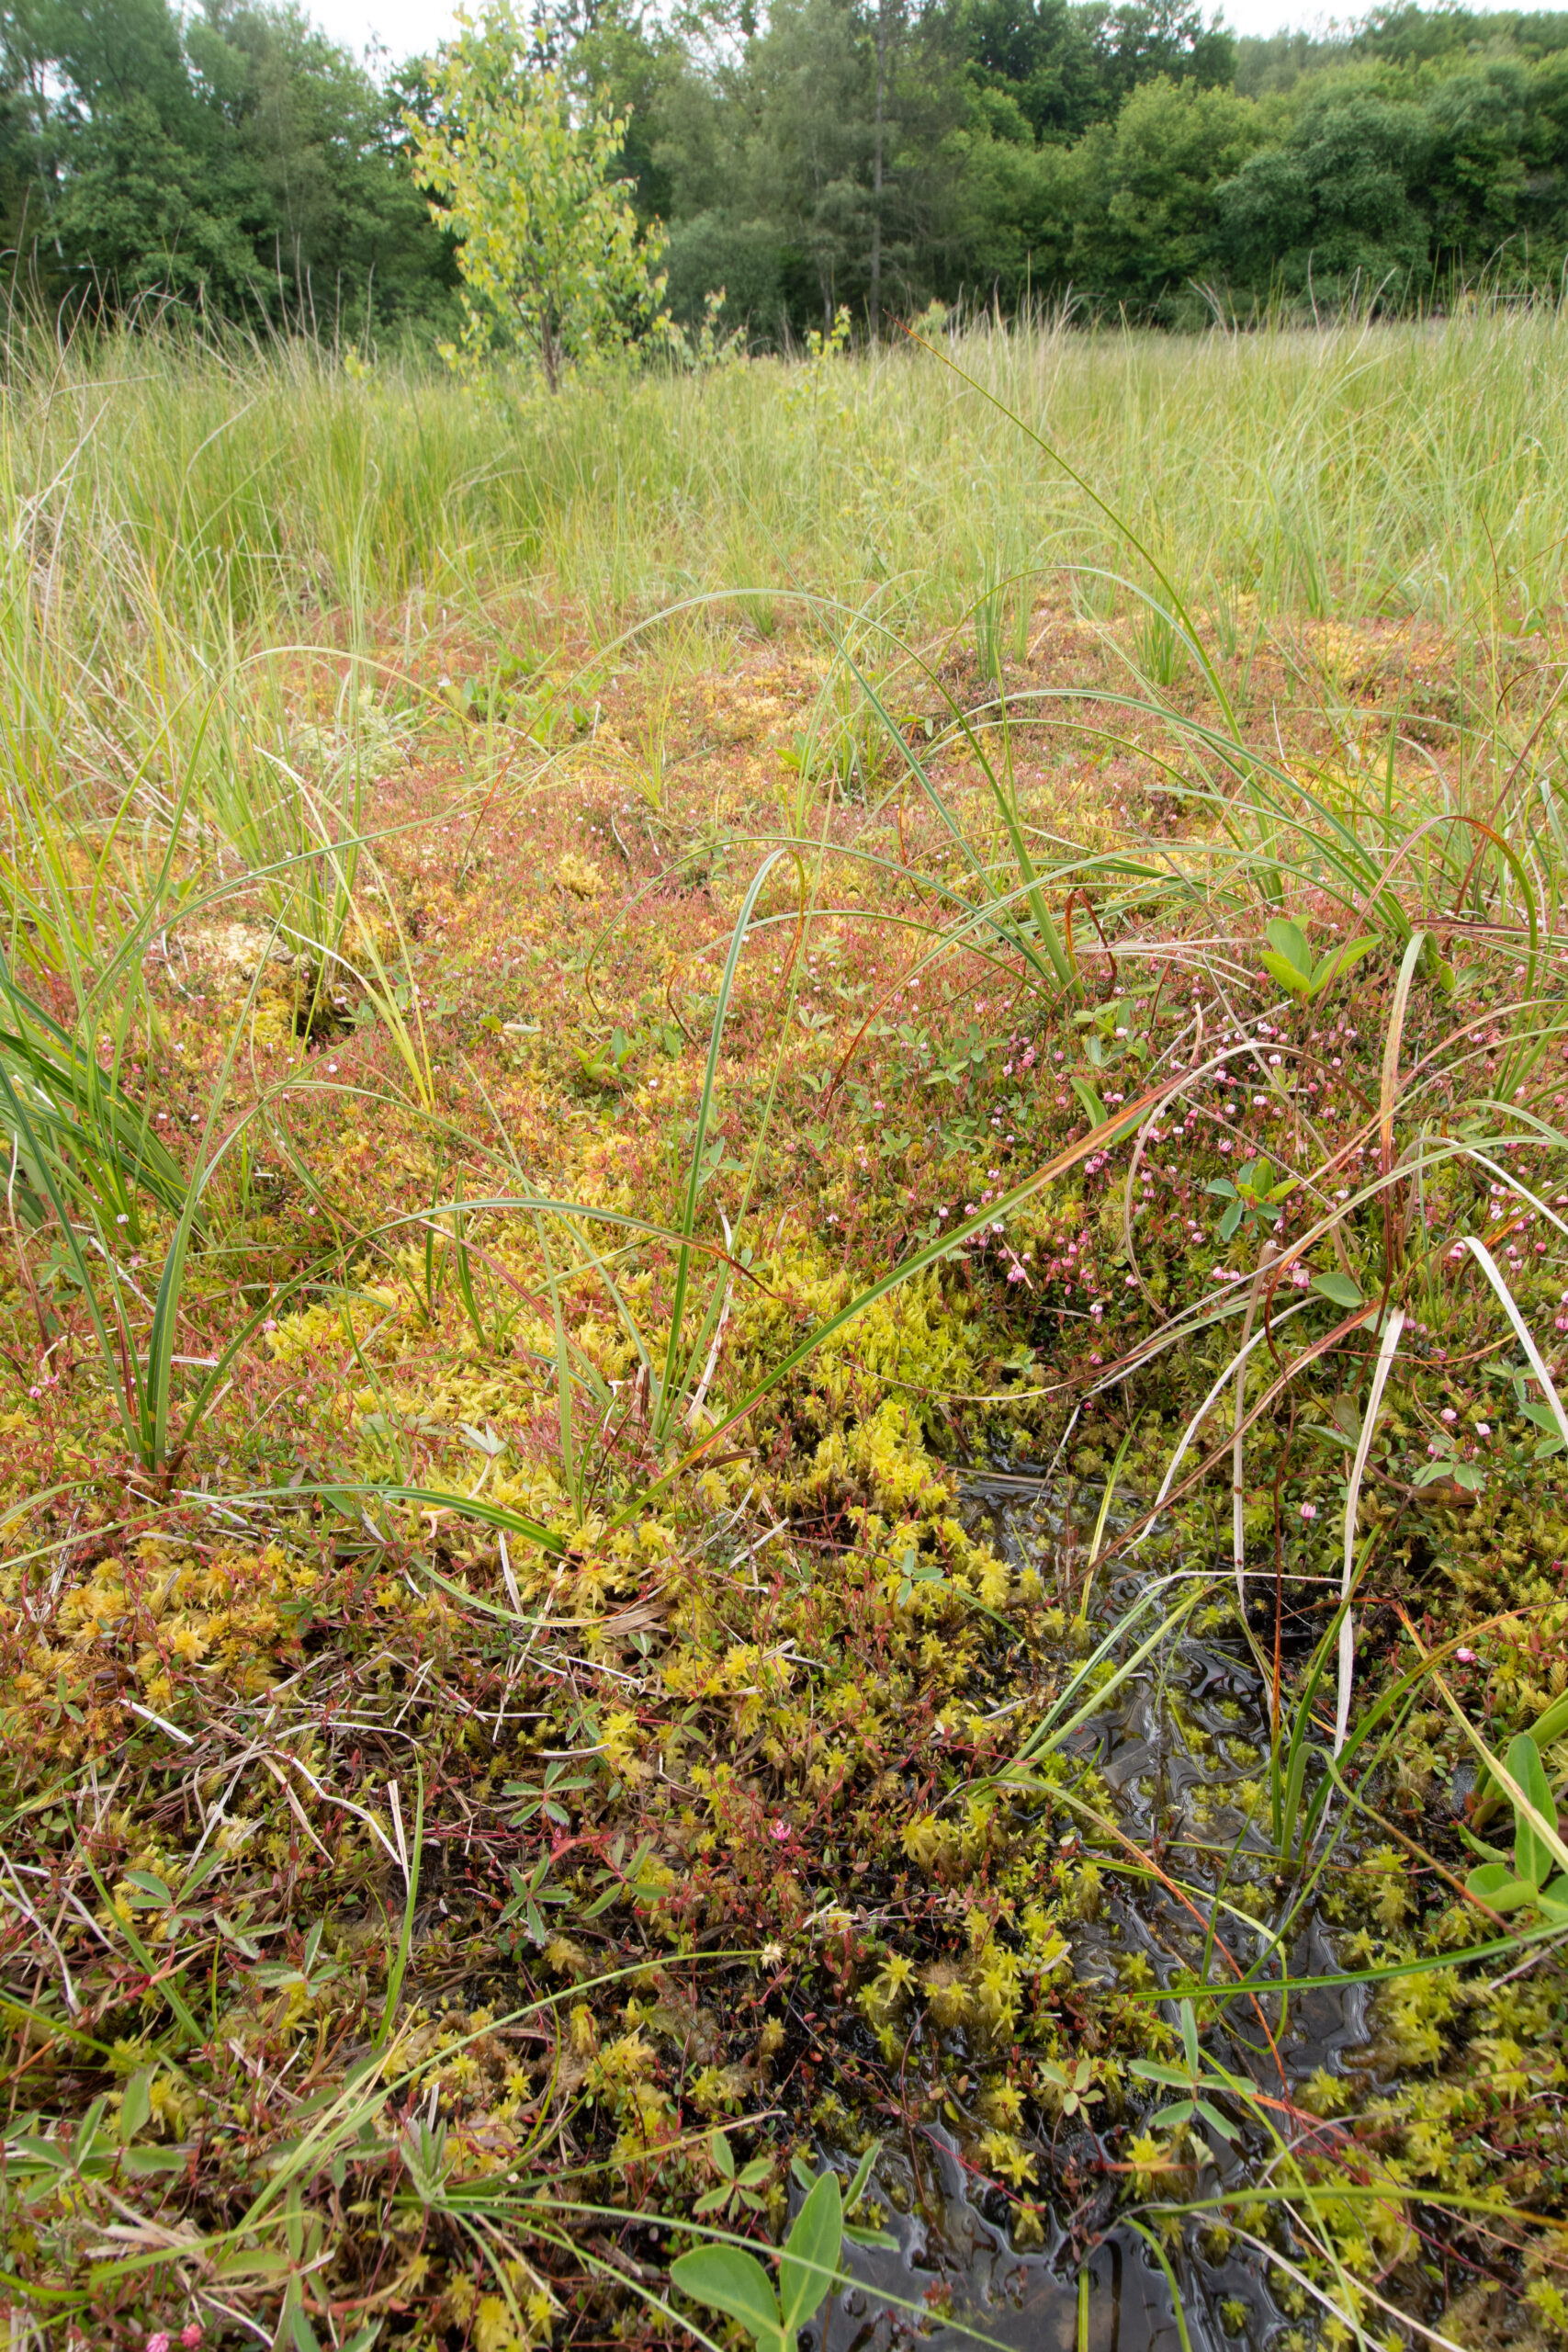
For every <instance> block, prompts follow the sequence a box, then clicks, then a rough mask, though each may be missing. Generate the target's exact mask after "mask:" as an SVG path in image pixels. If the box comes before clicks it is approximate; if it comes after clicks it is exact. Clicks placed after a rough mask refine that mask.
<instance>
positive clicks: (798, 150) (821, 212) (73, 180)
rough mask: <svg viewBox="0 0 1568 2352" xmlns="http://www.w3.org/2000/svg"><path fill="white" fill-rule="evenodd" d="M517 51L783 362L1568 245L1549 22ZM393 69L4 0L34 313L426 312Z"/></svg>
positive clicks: (367, 321) (1567, 95)
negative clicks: (588, 126)
mask: <svg viewBox="0 0 1568 2352" xmlns="http://www.w3.org/2000/svg"><path fill="white" fill-rule="evenodd" d="M536 34H537V39H538V42H539V49H540V54H541V57H542V58H544V59H547V61H548V62H550V63H551V64H552V65H553V66H555V67H556V68H557V69H558V71H559V72H560V73H561V74H563V75H564V76H566V78H567V79H568V81H569V82H570V84H571V85H573V86H575V87H576V88H578V89H579V90H580V92H581V94H582V96H583V97H584V99H585V100H586V99H587V98H588V97H589V96H592V97H594V98H595V99H596V100H598V101H599V102H600V103H602V104H604V103H607V104H608V105H609V106H610V107H613V109H614V111H615V113H616V114H617V115H621V114H627V113H628V110H629V120H628V127H627V130H626V138H625V143H624V148H623V151H622V153H621V154H620V155H619V157H618V158H617V159H616V161H615V164H613V165H612V170H613V171H614V172H615V174H616V175H619V176H622V177H624V178H626V179H627V180H628V181H629V182H630V183H631V187H632V193H633V197H634V201H635V206H636V209H637V214H638V217H639V218H640V219H641V220H643V221H645V222H651V221H652V220H655V219H658V220H660V221H661V222H662V223H663V224H664V227H665V231H666V233H667V236H668V247H667V251H666V254H665V256H664V266H666V267H667V269H668V272H669V298H670V302H671V308H672V310H673V311H674V312H675V315H676V316H677V318H680V319H682V320H688V321H690V320H695V319H697V318H700V317H701V315H702V313H703V309H704V301H705V296H706V295H707V294H708V292H709V291H710V289H713V288H719V287H723V288H725V290H726V304H725V313H724V315H725V319H726V321H727V322H729V323H732V324H734V325H737V326H744V327H745V328H746V329H747V331H748V332H749V334H750V336H751V339H752V340H753V342H754V343H756V344H759V345H769V344H776V343H777V342H779V341H780V340H781V339H783V338H784V337H786V336H787V335H790V334H796V335H797V334H800V333H801V332H802V331H804V330H806V329H807V328H809V327H811V326H813V325H821V324H823V323H824V322H830V321H831V320H832V318H833V316H834V314H835V312H836V311H837V310H838V308H839V306H840V304H846V305H848V306H849V309H850V311H851V312H852V316H853V317H854V318H855V320H856V321H857V322H858V323H859V324H860V325H861V326H862V327H863V328H869V329H871V330H872V331H875V329H876V328H877V326H878V325H879V323H880V322H881V321H882V320H883V318H884V317H885V316H886V314H888V313H890V312H893V311H897V312H898V313H899V314H902V315H908V314H909V313H911V312H912V311H921V310H923V309H924V308H925V307H926V306H927V305H928V304H929V303H931V301H933V300H939V301H942V302H947V303H951V302H954V301H960V300H969V301H977V302H989V301H992V300H996V301H999V302H1000V303H1001V304H1002V306H1003V307H1004V308H1009V309H1010V308H1013V307H1015V306H1016V305H1018V304H1019V303H1020V302H1021V301H1023V300H1028V299H1031V298H1040V299H1044V300H1053V299H1056V298H1059V297H1061V296H1063V295H1064V294H1066V292H1068V291H1069V289H1070V291H1071V292H1072V293H1073V294H1074V295H1075V296H1076V297H1077V299H1078V300H1080V301H1081V302H1082V303H1084V304H1085V305H1086V306H1088V307H1089V308H1092V309H1094V310H1099V311H1123V312H1125V313H1126V314H1127V315H1129V316H1132V317H1135V318H1139V319H1148V320H1154V321H1158V322H1167V323H1171V324H1179V323H1184V322H1195V321H1197V320H1198V319H1200V318H1201V317H1203V316H1204V315H1206V314H1208V312H1209V311H1211V310H1212V308H1213V307H1214V306H1216V305H1218V306H1220V307H1222V308H1224V309H1227V310H1229V311H1233V312H1235V313H1237V314H1241V315H1246V314H1247V313H1249V312H1251V311H1253V310H1255V309H1256V308H1257V307H1258V306H1259V305H1261V304H1265V303H1269V302H1274V301H1280V300H1282V301H1284V302H1286V303H1288V304H1292V305H1303V306H1304V305H1305V304H1307V303H1308V302H1315V303H1318V304H1331V305H1332V304H1335V303H1337V302H1339V301H1342V300H1344V299H1345V298H1346V297H1347V296H1348V294H1349V293H1350V292H1351V291H1352V290H1353V289H1358V288H1359V291H1360V293H1361V294H1362V295H1363V296H1367V295H1371V294H1373V293H1375V294H1376V295H1377V297H1378V299H1379V300H1382V302H1383V303H1384V304H1385V305H1389V306H1394V305H1405V304H1411V303H1416V302H1420V301H1427V300H1434V299H1437V300H1441V299H1443V298H1444V297H1445V296H1446V294H1447V293H1448V292H1449V291H1450V289H1451V288H1452V287H1453V285H1454V284H1455V283H1456V281H1462V280H1471V281H1473V280H1474V279H1475V278H1477V277H1480V276H1482V275H1483V274H1485V275H1487V276H1489V277H1492V278H1493V279H1494V280H1495V281H1496V282H1499V283H1501V284H1502V285H1503V286H1504V287H1506V288H1515V287H1524V286H1527V285H1529V286H1534V287H1538V288H1548V287H1552V286H1555V285H1556V283H1557V282H1558V280H1559V278H1560V277H1561V273H1562V269H1563V266H1564V262H1565V259H1568V13H1561V14H1536V15H1523V14H1515V13H1503V14H1498V15H1488V16H1481V15H1476V14H1473V13H1471V12H1469V11H1467V10H1465V9H1462V8H1442V9H1438V10H1424V9H1422V8H1419V7H1414V6H1412V7H1395V8H1385V9H1382V10H1379V11H1377V12H1376V13H1374V14H1373V15H1372V16H1371V17H1370V18H1368V19H1367V21H1366V22H1365V23H1364V24H1363V25H1361V26H1360V27H1359V28H1354V29H1351V30H1348V31H1345V32H1343V33H1337V34H1336V35H1334V36H1333V37H1331V38H1328V39H1322V40H1314V39H1312V38H1309V37H1307V36H1304V35H1299V34H1293V33H1282V34H1280V35H1279V36H1278V37H1276V38H1274V39H1272V40H1236V39H1235V37H1234V36H1233V35H1232V34H1231V33H1230V32H1228V31H1227V30H1226V29H1225V28H1224V25H1223V23H1221V22H1220V21H1219V20H1218V19H1215V20H1213V21H1208V20H1205V19H1204V17H1202V16H1201V13H1200V11H1199V9H1198V8H1197V7H1190V6H1183V5H1182V4H1181V0H1122V5H1119V6H1110V5H1107V4H1106V0H924V5H921V0H773V6H771V7H770V8H769V9H768V11H767V13H766V15H765V16H764V15H762V14H761V13H760V11H759V9H758V7H757V6H756V0H694V5H690V6H684V7H682V8H681V9H680V10H679V11H678V12H677V13H675V14H674V15H672V16H671V15H659V16H656V15H655V14H654V13H653V12H652V10H651V9H645V8H643V7H641V6H639V5H638V0H557V4H556V5H555V6H549V7H547V9H545V10H544V11H543V12H542V13H541V14H540V15H539V17H537V19H536ZM430 104H431V85H430V80H429V74H428V70H427V67H426V65H425V64H423V63H422V62H420V61H417V60H415V61H411V62H406V63H403V64H400V65H398V66H395V67H393V66H390V65H389V63H388V62H386V61H382V62H381V64H380V66H379V68H378V66H377V63H376V61H374V60H370V61H368V62H364V63H361V62H355V59H353V58H352V57H351V56H350V55H349V54H348V53H347V52H346V51H344V50H342V49H341V48H338V47H336V46H334V44H333V43H332V42H331V41H329V40H327V39H326V38H325V36H324V35H322V34H321V33H320V32H319V31H317V30H316V29H315V28H313V27H312V26H311V24H310V20H309V18H308V17H306V16H304V15H303V14H302V13H300V12H299V10H297V9H296V8H294V7H292V6H279V5H276V0H205V5H204V6H202V7H201V8H200V9H199V11H197V13H194V14H192V15H190V16H188V17H180V16H179V15H177V14H176V13H175V10H174V9H173V8H172V7H171V6H170V5H169V0H11V5H9V6H7V7H6V10H5V13H4V14H3V15H0V236H3V238H4V242H5V243H6V246H7V247H8V248H9V249H10V251H11V253H12V254H13V256H14V257H15V258H14V265H13V266H14V268H15V270H16V274H17V279H18V281H19V282H21V283H23V284H25V285H27V286H28V287H30V288H32V289H34V290H35V291H36V293H37V294H38V296H39V298H41V299H43V300H49V301H51V302H58V301H61V300H67V301H70V302H73V303H78V304H79V303H83V302H85V303H89V304H91V305H94V306H98V307H116V308H120V309H123V308H125V307H126V306H128V305H130V304H133V303H136V302H137V301H139V300H146V299H147V298H148V297H152V296H162V295H164V294H172V295H173V296H175V297H176V298H178V299H181V300H186V301H189V302H193V303H197V304H199V305H201V306H202V307H204V308H205V309H206V310H208V311H212V312H218V313H220V314H222V315H225V316H229V317H233V318H239V319H247V320H252V321H261V322H280V323H282V322H286V323H288V324H291V325H305V326H310V325H312V324H313V325H314V326H316V327H317V328H318V329H320V328H331V329H333V331H344V332H346V333H348V334H359V333H360V332H362V331H368V330H374V331H375V332H377V333H378V334H387V333H389V331H401V332H403V333H405V334H411V335H418V336H429V337H434V336H435V335H436V334H448V333H450V332H451V330H452V327H453V323H454V317H455V294H454V288H455V286H456V280H457V272H456V267H455V263H454V247H453V240H452V238H451V236H450V235H449V234H446V233H445V232H444V231H443V229H442V226H441V224H440V223H439V221H438V220H432V217H431V212H430V208H429V203H428V199H427V192H426V191H425V190H423V189H422V188H421V187H418V186H417V185H416V183H415V177H414V173H413V170H412V152H413V144H414V142H413V140H412V136H411V134H410V133H409V131H408V130H407V128H406V117H407V115H408V114H409V113H410V112H412V114H413V115H415V116H416V117H420V118H421V119H428V114H429V108H430Z"/></svg>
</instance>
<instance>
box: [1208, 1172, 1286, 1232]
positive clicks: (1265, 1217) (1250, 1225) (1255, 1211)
mask: <svg viewBox="0 0 1568 2352" xmlns="http://www.w3.org/2000/svg"><path fill="white" fill-rule="evenodd" d="M1295 1185H1296V1180H1295V1178H1294V1177H1293V1176H1287V1177H1285V1178H1284V1179H1283V1180H1282V1181H1281V1182H1280V1183H1278V1184H1277V1183H1276V1182H1274V1170H1273V1167H1272V1165H1271V1163H1270V1162H1269V1160H1267V1159H1261V1158H1260V1159H1249V1160H1248V1161H1247V1164H1246V1165H1245V1167H1242V1168H1238V1169H1237V1170H1236V1171H1235V1182H1234V1183H1233V1182H1231V1180H1230V1178H1229V1177H1228V1176H1216V1177H1215V1178H1213V1181H1212V1182H1210V1183H1207V1184H1205V1185H1204V1187H1203V1190H1204V1191H1205V1192H1206V1193H1213V1195H1214V1197H1215V1198H1216V1199H1217V1200H1222V1201H1224V1202H1226V1203H1228V1204H1229V1205H1228V1206H1227V1208H1226V1210H1225V1213H1224V1216H1222V1217H1221V1219H1220V1239H1221V1240H1222V1241H1229V1240H1230V1239H1231V1238H1233V1237H1234V1235H1235V1232H1236V1230H1237V1228H1238V1227H1240V1226H1242V1225H1245V1226H1246V1227H1247V1231H1248V1232H1249V1233H1251V1232H1254V1231H1256V1229H1257V1228H1258V1227H1259V1226H1263V1225H1278V1224H1279V1222H1280V1203H1281V1202H1282V1201H1283V1200H1284V1199H1285V1198H1286V1196H1287V1195H1288V1194H1289V1193H1293V1192H1294V1190H1295Z"/></svg>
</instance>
